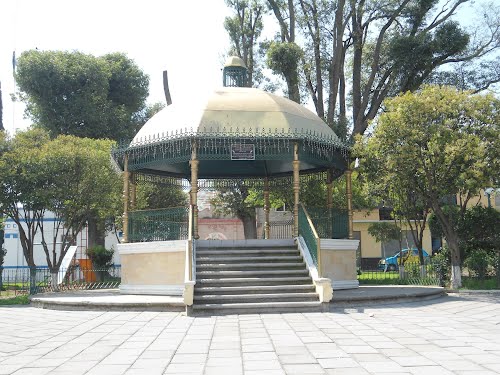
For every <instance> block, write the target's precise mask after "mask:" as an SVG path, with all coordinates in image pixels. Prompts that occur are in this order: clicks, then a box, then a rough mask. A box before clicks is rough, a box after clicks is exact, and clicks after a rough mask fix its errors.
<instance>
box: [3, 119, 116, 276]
mask: <svg viewBox="0 0 500 375" xmlns="http://www.w3.org/2000/svg"><path fill="white" fill-rule="evenodd" d="M111 145H112V142H111V141H108V140H93V139H89V138H77V137H74V136H68V135H61V136H58V137H57V138H55V139H54V140H50V139H49V136H48V133H47V132H45V131H44V130H42V129H40V128H36V129H31V130H28V131H26V132H20V133H17V134H16V137H15V138H13V139H11V140H9V141H8V142H7V151H5V152H3V154H1V155H0V176H2V178H1V180H0V208H1V209H2V210H3V212H4V213H5V214H6V215H7V216H9V217H11V218H12V219H13V220H14V221H15V222H16V224H18V226H19V227H20V230H21V231H23V232H24V233H23V234H22V235H21V245H22V246H23V251H24V255H25V257H26V261H27V263H28V264H30V265H31V264H32V263H33V240H34V236H35V234H36V233H37V232H38V231H40V234H41V235H42V245H43V249H44V251H45V252H46V256H47V262H48V265H49V267H50V268H51V269H56V270H57V269H58V267H59V264H60V262H61V260H62V258H63V257H64V254H65V253H66V251H67V249H68V247H69V246H70V245H71V243H72V242H73V241H74V240H75V239H76V235H77V234H78V233H79V232H80V231H81V229H82V228H83V226H84V225H85V224H86V222H87V220H88V219H89V217H95V216H97V217H101V218H107V217H110V216H113V215H115V213H116V210H117V207H119V206H120V205H121V181H120V178H119V176H118V174H117V173H116V172H115V170H114V169H113V167H112V165H111V162H110V157H109V155H110V152H111ZM20 204H21V205H20ZM46 210H49V211H51V212H53V213H54V214H55V222H54V228H55V232H54V238H50V239H49V238H47V237H46V236H47V231H46V230H45V228H44V221H43V216H44V213H45V211H46ZM22 223H23V224H24V227H25V228H26V229H24V227H23V226H22V225H21V224H22ZM51 227H52V224H51ZM51 229H53V228H51ZM51 232H52V231H51ZM61 238H62V241H61ZM60 241H61V242H62V244H61V248H60V252H59V256H56V255H55V254H56V253H57V252H56V251H55V250H56V249H55V246H57V245H56V243H58V242H60ZM49 243H51V244H52V248H51V249H49V246H48V244H49ZM49 254H52V255H51V256H49Z"/></svg>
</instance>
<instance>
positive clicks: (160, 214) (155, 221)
mask: <svg viewBox="0 0 500 375" xmlns="http://www.w3.org/2000/svg"><path fill="white" fill-rule="evenodd" d="M188 215H189V208H187V207H174V208H164V209H159V210H143V211H131V212H129V213H128V220H129V222H128V227H129V242H149V241H171V240H186V239H188V226H189V223H188V222H189V218H188Z"/></svg>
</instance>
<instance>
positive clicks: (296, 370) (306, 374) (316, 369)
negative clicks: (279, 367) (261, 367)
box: [283, 364, 325, 375]
mask: <svg viewBox="0 0 500 375" xmlns="http://www.w3.org/2000/svg"><path fill="white" fill-rule="evenodd" d="M283 368H284V369H285V372H286V374H287V375H310V374H324V373H325V371H324V370H323V368H322V367H321V366H320V365H314V364H308V365H283Z"/></svg>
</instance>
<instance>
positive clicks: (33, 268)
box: [29, 264, 37, 294]
mask: <svg viewBox="0 0 500 375" xmlns="http://www.w3.org/2000/svg"><path fill="white" fill-rule="evenodd" d="M29 269H30V294H36V293H37V288H36V266H35V265H34V264H33V265H30V266H29Z"/></svg>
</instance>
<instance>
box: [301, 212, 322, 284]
mask: <svg viewBox="0 0 500 375" xmlns="http://www.w3.org/2000/svg"><path fill="white" fill-rule="evenodd" d="M299 236H301V237H302V238H303V239H304V241H305V243H306V245H307V248H308V249H309V254H311V258H312V259H313V262H314V264H315V265H316V267H317V269H318V275H319V276H321V251H320V249H321V242H320V241H321V240H320V238H319V236H318V233H317V232H316V229H315V228H314V224H313V222H312V220H311V218H310V217H309V214H308V213H307V210H306V208H305V207H304V206H303V205H302V204H301V205H300V206H299Z"/></svg>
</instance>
